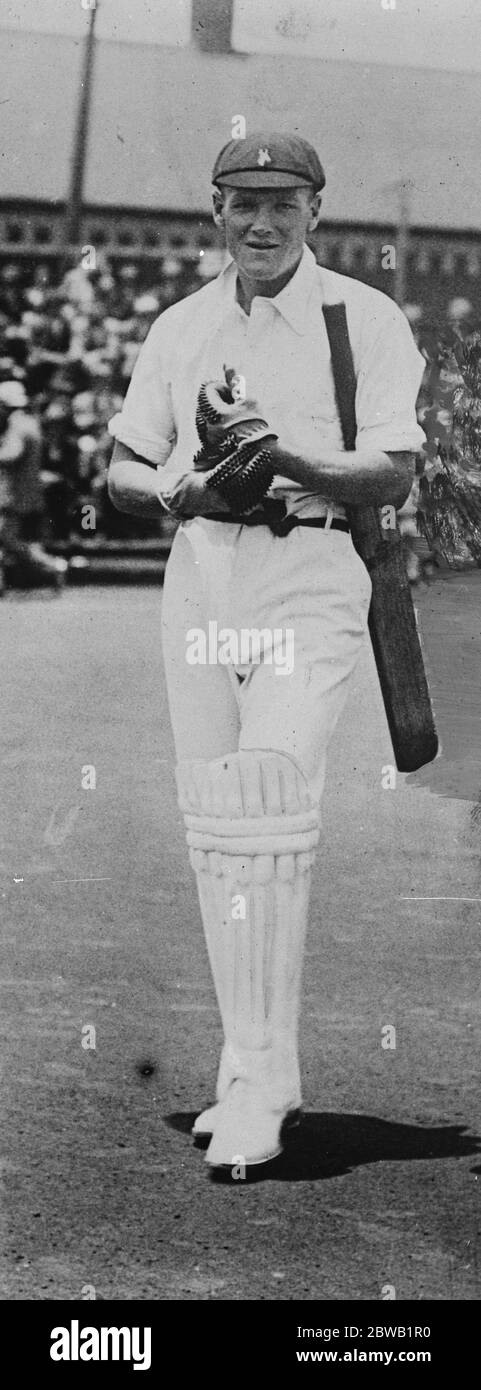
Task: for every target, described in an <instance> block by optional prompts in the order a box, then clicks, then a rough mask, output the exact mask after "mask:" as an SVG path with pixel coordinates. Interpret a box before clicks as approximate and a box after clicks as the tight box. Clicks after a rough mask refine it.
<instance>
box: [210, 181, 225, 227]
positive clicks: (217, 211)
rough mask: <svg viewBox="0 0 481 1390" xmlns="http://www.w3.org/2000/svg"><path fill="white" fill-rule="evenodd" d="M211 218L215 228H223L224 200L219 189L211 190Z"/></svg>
mask: <svg viewBox="0 0 481 1390" xmlns="http://www.w3.org/2000/svg"><path fill="white" fill-rule="evenodd" d="M212 217H213V219H214V222H215V225H216V227H219V228H220V229H221V230H222V228H223V226H224V198H223V194H222V193H221V191H220V189H219V188H213V189H212Z"/></svg>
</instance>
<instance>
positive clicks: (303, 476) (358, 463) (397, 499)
mask: <svg viewBox="0 0 481 1390" xmlns="http://www.w3.org/2000/svg"><path fill="white" fill-rule="evenodd" d="M271 452H272V454H273V456H274V460H275V467H276V473H278V474H280V475H281V476H282V477H284V478H291V479H292V481H293V482H296V483H300V484H301V486H302V487H305V488H306V489H308V490H309V491H312V492H319V493H322V496H323V497H326V498H328V499H329V501H331V502H339V503H340V504H341V505H343V506H352V507H359V506H375V507H382V506H385V505H386V504H388V503H390V504H391V505H392V506H394V507H402V505H403V503H404V502H405V501H406V497H407V496H408V494H409V492H410V490H411V487H412V483H413V479H414V458H413V456H412V455H411V454H409V453H401V452H400V453H398V454H396V453H393V454H385V453H383V452H382V451H381V450H377V451H373V453H372V454H368V453H366V454H361V453H358V452H357V451H356V450H355V449H353V450H346V451H341V450H337V449H332V450H328V449H326V451H325V452H319V454H316V456H314V455H313V454H306V451H304V452H303V456H302V458H301V456H300V455H297V454H293V453H291V452H290V451H289V450H288V449H284V448H283V447H282V443H281V442H279V443H278V444H275V445H273V446H271Z"/></svg>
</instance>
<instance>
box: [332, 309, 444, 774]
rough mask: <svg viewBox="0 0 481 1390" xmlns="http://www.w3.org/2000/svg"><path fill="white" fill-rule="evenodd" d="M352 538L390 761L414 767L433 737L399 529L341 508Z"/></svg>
mask: <svg viewBox="0 0 481 1390" xmlns="http://www.w3.org/2000/svg"><path fill="white" fill-rule="evenodd" d="M323 314H324V320H325V324H326V329H327V335H328V338H329V345H330V349H331V361H332V371H333V376H334V386H335V392H336V401H337V407H338V410H339V418H340V422H341V428H342V435H343V440H344V448H345V449H355V447H356V433H357V425H356V410H355V399H356V377H355V371H354V361H353V356H352V349H351V344H350V341H349V331H348V327H347V318H346V306H345V304H343V303H339V304H327V303H326V304H324V305H323ZM346 514H347V519H348V522H349V525H350V528H351V535H352V540H353V544H354V546H355V548H356V550H357V552H358V555H360V557H361V560H363V562H364V564H365V565H366V568H367V569H368V571H369V574H370V576H371V582H372V597H371V605H370V609H369V633H370V637H371V643H372V648H373V652H374V657H375V661H376V666H377V672H378V676H379V681H380V685H381V691H382V696H383V700H384V707H385V710H386V716H387V721H388V724H389V730H390V734H391V740H392V745H393V749H394V756H395V759H396V764H397V767H398V769H399V771H400V772H415V771H416V770H417V769H418V768H420V767H423V766H424V764H425V763H430V762H432V760H433V758H435V757H436V754H437V751H438V737H437V733H436V727H435V723H434V716H433V711H432V706H431V699H430V695H429V687H428V682H427V678H426V672H425V669H424V660H423V654H422V650H421V642H420V638H419V632H418V628H417V623H416V614H415V611H414V605H413V601H412V597H411V588H410V584H409V580H408V577H407V573H406V566H405V563H404V557H403V553H402V546H401V537H400V533H399V530H398V528H397V527H396V528H395V529H394V528H392V529H385V528H384V527H383V526H382V524H381V515H380V511H379V509H378V508H377V507H348V508H346Z"/></svg>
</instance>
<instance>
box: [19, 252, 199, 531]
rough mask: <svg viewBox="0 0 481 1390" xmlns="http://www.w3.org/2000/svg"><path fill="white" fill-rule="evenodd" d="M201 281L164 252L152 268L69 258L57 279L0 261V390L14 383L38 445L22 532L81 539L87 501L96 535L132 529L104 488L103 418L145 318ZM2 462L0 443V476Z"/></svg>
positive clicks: (118, 398)
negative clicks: (88, 263) (94, 264)
mask: <svg viewBox="0 0 481 1390" xmlns="http://www.w3.org/2000/svg"><path fill="white" fill-rule="evenodd" d="M88 254H90V253H88ZM88 254H87V258H86V259H88ZM202 283H203V280H202V278H201V275H200V273H198V272H197V270H196V268H195V267H194V268H192V264H191V263H190V264H189V263H188V262H187V263H186V262H182V261H181V260H180V259H177V258H174V257H166V258H165V260H164V264H163V267H162V271H161V272H159V271H158V270H156V268H155V267H154V268H153V269H152V267H150V268H149V270H147V271H146V270H145V268H143V267H139V266H138V265H136V264H134V263H124V264H121V265H120V266H116V267H114V268H111V267H110V266H108V265H107V264H106V263H104V264H103V265H102V267H101V268H94V269H92V268H91V267H90V266H84V265H83V264H82V263H77V264H76V265H71V266H70V268H69V269H67V270H66V271H65V273H64V274H63V276H62V278H61V279H60V282H59V281H58V276H56V275H55V271H54V269H53V268H51V267H50V266H48V265H38V266H37V267H36V268H35V270H34V271H33V272H32V269H31V266H30V267H28V266H25V267H23V266H22V264H21V263H13V262H10V263H7V264H4V265H3V266H2V267H0V391H1V388H2V385H5V384H8V385H10V384H11V383H12V382H18V383H19V384H21V386H22V388H23V403H24V405H25V406H28V412H29V416H30V417H31V418H32V419H33V420H34V421H35V422H36V426H37V438H38V441H39V446H40V447H39V454H38V470H37V481H36V482H35V478H34V473H35V470H34V468H33V467H32V464H31V461H30V469H29V471H30V475H31V476H30V482H29V486H28V487H27V488H24V489H23V491H24V493H26V494H28V495H25V496H24V497H23V501H22V513H23V517H24V520H23V523H22V524H23V530H24V532H25V534H26V535H27V537H30V538H32V537H34V538H36V539H40V538H42V539H43V541H44V542H45V544H46V545H48V544H49V543H51V542H55V541H68V540H71V539H73V540H74V539H75V537H76V536H82V535H83V536H85V529H82V517H83V513H82V507H83V506H84V504H85V503H88V504H91V505H93V506H94V507H95V530H96V532H97V533H100V534H101V535H108V536H118V535H123V534H124V533H125V528H126V525H127V527H128V529H129V530H130V532H131V531H132V526H131V523H130V526H129V519H128V518H127V519H126V518H123V517H121V516H119V513H117V512H115V510H114V508H113V507H112V505H111V503H110V500H109V497H108V493H107V486H106V477H107V467H108V461H109V456H110V452H111V447H112V440H111V438H110V435H109V434H108V431H107V422H108V420H109V418H110V417H111V416H112V415H113V414H115V412H116V411H117V410H119V409H120V406H121V402H122V400H123V397H124V395H125V392H126V389H127V386H128V383H129V380H130V377H131V375H132V370H133V367H134V363H135V360H136V357H137V354H138V352H139V349H140V346H141V344H142V342H143V340H144V338H145V337H146V334H147V333H148V330H149V328H150V326H151V324H152V323H153V321H154V319H155V318H156V317H157V315H158V314H159V313H161V312H162V310H163V309H165V308H167V306H168V305H169V304H172V303H174V302H175V301H176V300H177V299H180V298H183V297H184V296H185V295H186V294H189V293H192V292H193V291H194V290H195V289H199V288H200V287H201V285H202ZM7 395H8V392H7ZM19 407H20V396H18V399H17V408H19ZM0 427H1V424H0ZM1 461H2V454H1V449H0V473H1V472H2V469H1ZM17 471H18V470H17ZM139 532H140V533H141V532H142V525H141V523H139V526H138V527H137V526H136V533H137V534H139Z"/></svg>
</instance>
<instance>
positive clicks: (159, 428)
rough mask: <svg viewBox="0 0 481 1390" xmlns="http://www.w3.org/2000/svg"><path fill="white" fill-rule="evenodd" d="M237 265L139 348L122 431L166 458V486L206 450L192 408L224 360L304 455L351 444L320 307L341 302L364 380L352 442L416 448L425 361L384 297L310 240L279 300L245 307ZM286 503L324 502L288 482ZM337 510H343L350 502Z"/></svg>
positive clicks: (322, 507) (280, 484)
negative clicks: (328, 262) (339, 270)
mask: <svg viewBox="0 0 481 1390" xmlns="http://www.w3.org/2000/svg"><path fill="white" fill-rule="evenodd" d="M236 282H237V268H236V265H235V263H234V262H233V261H231V262H230V263H229V264H228V265H227V266H226V268H225V270H223V271H222V272H221V274H220V275H219V276H217V278H216V279H215V280H213V281H211V282H210V284H208V285H205V286H204V287H203V288H202V289H201V290H198V291H197V292H196V293H195V294H192V295H190V296H188V298H187V299H183V300H181V301H180V303H178V304H174V305H172V307H171V308H169V309H166V310H165V312H164V313H163V314H161V315H160V316H159V318H158V319H157V320H156V322H155V323H154V324H153V326H152V328H151V329H150V332H149V334H148V336H147V338H146V340H145V343H144V344H143V347H142V348H141V351H140V353H139V356H138V358H137V362H136V365H135V367H134V371H133V375H132V380H131V383H130V386H129V388H128V391H127V395H126V397H125V401H124V404H123V408H122V411H121V412H120V413H119V414H117V415H114V417H113V419H112V420H111V421H110V423H109V430H110V433H111V434H112V435H113V436H114V438H115V439H118V440H120V441H121V442H122V443H123V444H127V445H128V446H129V447H130V448H131V449H133V450H134V451H135V453H137V454H140V455H141V456H142V457H143V458H145V459H146V460H147V461H148V462H149V463H151V464H153V465H154V466H157V467H158V466H164V465H165V484H166V491H168V489H169V488H170V487H171V486H172V483H173V481H174V478H176V477H178V476H179V475H180V474H182V473H185V472H186V470H188V469H190V468H191V467H192V460H193V457H194V454H195V453H196V451H197V450H198V448H199V439H198V436H197V431H196V428H195V410H196V401H197V394H198V390H199V387H200V385H201V383H202V382H203V381H209V380H216V379H217V380H219V379H220V380H223V376H224V365H225V366H227V367H234V368H235V370H236V371H237V372H238V373H240V374H241V375H242V376H244V377H245V382H246V392H247V395H248V396H249V397H253V398H254V399H255V400H256V401H257V402H258V405H259V407H260V411H261V414H262V415H263V416H264V417H265V419H266V420H267V421H268V423H269V425H271V426H272V428H273V429H274V430H275V432H276V434H278V435H279V439H280V441H281V443H282V446H283V447H285V448H286V449H288V450H291V451H292V452H294V453H296V454H300V455H302V452H303V449H306V450H308V451H309V452H311V451H312V452H314V453H315V451H316V448H317V449H319V452H321V451H323V450H332V449H334V450H338V449H342V448H343V440H342V433H341V427H340V423H339V418H338V412H337V406H336V399H335V394H334V382H333V377H332V370H331V359H330V349H329V340H328V337H327V332H326V327H325V323H324V318H323V313H322V305H323V302H324V301H325V300H326V299H328V302H330V303H332V302H334V301H335V300H336V299H338V300H343V301H344V303H345V305H346V314H347V323H348V328H349V336H350V339H351V346H352V352H353V357H354V366H355V371H356V378H357V390H356V418H357V429H358V433H357V442H356V450H357V451H359V452H361V451H362V452H366V451H367V450H370V451H372V450H380V449H381V450H385V451H393V450H398V449H406V450H413V451H417V450H419V448H420V447H421V445H422V444H423V443H424V438H425V436H424V433H423V431H422V429H421V427H420V426H419V425H418V423H417V420H416V413H415V403H416V397H417V393H418V390H419V386H420V383H421V378H422V375H423V371H424V367H425V362H424V358H423V357H422V356H421V353H420V352H418V349H417V347H416V345H415V342H414V339H413V336H412V333H411V329H410V327H409V324H408V321H407V319H406V318H405V315H404V314H403V313H402V311H401V310H400V309H399V308H398V307H397V305H396V304H394V303H393V301H392V300H391V299H389V298H388V296H387V295H384V294H381V293H380V291H379V290H374V289H372V288H371V287H370V286H369V285H364V284H362V282H361V281H359V280H353V279H351V278H350V277H349V276H346V275H337V274H336V273H335V272H333V271H331V270H326V269H325V268H324V267H321V266H318V265H317V264H316V260H315V257H314V255H313V253H312V251H310V250H309V248H308V247H307V246H305V247H304V252H303V255H302V259H301V261H300V263H299V265H298V267H297V270H296V271H295V274H294V275H293V276H292V279H291V280H289V282H288V284H287V285H286V286H285V287H284V289H283V290H281V292H280V294H278V295H276V296H275V298H274V299H268V298H265V297H264V296H262V295H257V296H256V297H255V298H254V299H253V301H252V305H251V312H250V314H246V313H245V312H244V310H243V309H242V308H241V306H240V304H239V303H238V301H237V298H236ZM271 491H272V493H273V494H274V495H276V496H283V497H285V499H286V503H287V507H288V510H289V511H291V512H292V511H296V512H299V513H301V512H302V514H303V515H306V514H308V515H319V514H321V515H322V513H323V512H325V511H326V508H327V505H328V504H327V502H326V500H325V499H324V498H323V497H322V495H321V494H320V493H319V492H318V493H312V492H306V489H305V487H302V486H300V485H299V484H297V483H294V482H292V481H291V480H290V479H286V478H284V479H282V478H279V477H277V478H275V479H274V484H273V487H272V489H271ZM329 510H330V511H331V512H332V514H334V515H336V516H344V509H343V508H342V506H340V505H338V504H337V503H336V505H335V506H334V507H330V508H329Z"/></svg>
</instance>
